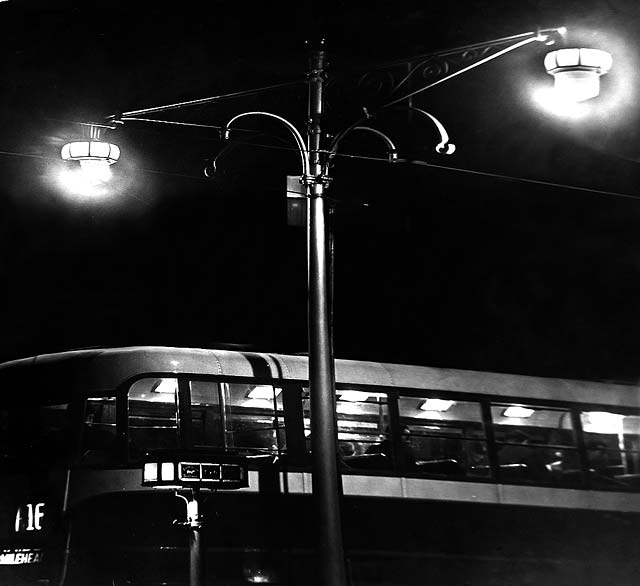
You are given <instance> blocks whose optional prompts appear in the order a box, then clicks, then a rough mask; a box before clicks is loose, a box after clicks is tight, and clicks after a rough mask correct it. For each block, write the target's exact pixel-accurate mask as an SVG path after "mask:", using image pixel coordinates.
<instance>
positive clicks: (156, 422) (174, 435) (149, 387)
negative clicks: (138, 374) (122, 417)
mask: <svg viewBox="0 0 640 586" xmlns="http://www.w3.org/2000/svg"><path fill="white" fill-rule="evenodd" d="M128 407H129V420H128V434H129V456H130V458H131V459H132V460H134V461H135V460H138V459H140V458H141V457H142V456H143V455H144V453H145V452H147V451H149V450H157V449H175V448H177V447H178V445H179V443H178V441H179V439H178V431H179V421H180V420H179V415H178V381H177V379H175V378H158V377H149V378H143V379H140V380H138V381H136V382H134V383H133V384H132V385H131V388H130V389H129V405H128Z"/></svg>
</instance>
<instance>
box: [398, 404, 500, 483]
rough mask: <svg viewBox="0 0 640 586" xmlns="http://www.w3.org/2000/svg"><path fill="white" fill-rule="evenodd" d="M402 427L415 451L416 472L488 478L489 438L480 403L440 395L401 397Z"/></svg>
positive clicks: (414, 468)
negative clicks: (440, 396) (455, 399)
mask: <svg viewBox="0 0 640 586" xmlns="http://www.w3.org/2000/svg"><path fill="white" fill-rule="evenodd" d="M398 408H399V412H400V424H401V429H402V431H403V432H404V435H405V436H406V437H405V439H404V442H405V444H407V445H408V446H409V447H410V449H411V451H412V454H413V459H414V465H413V472H414V473H417V474H425V475H435V476H444V477H457V478H460V477H462V478H466V477H470V478H488V477H490V476H491V468H490V467H489V461H488V459H487V440H486V434H485V430H484V425H483V423H482V409H481V406H480V403H476V402H472V401H454V400H450V399H443V398H436V397H400V399H399V401H398Z"/></svg>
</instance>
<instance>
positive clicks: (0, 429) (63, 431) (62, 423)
mask: <svg viewBox="0 0 640 586" xmlns="http://www.w3.org/2000/svg"><path fill="white" fill-rule="evenodd" d="M72 451H73V443H72V434H71V429H70V420H69V404H68V403H60V404H55V405H40V406H39V407H38V406H32V405H29V406H28V407H23V406H19V407H18V406H15V407H11V408H5V409H2V410H0V456H1V457H2V461H3V462H4V463H7V464H8V463H11V464H16V463H19V462H21V461H24V462H26V463H29V464H30V465H31V464H33V463H35V462H38V461H42V462H67V461H68V459H69V458H70V456H71V454H72Z"/></svg>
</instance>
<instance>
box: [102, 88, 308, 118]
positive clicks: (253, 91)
mask: <svg viewBox="0 0 640 586" xmlns="http://www.w3.org/2000/svg"><path fill="white" fill-rule="evenodd" d="M303 83H305V82H304V81H290V82H287V83H279V84H275V85H269V86H265V87H261V88H255V89H250V90H243V91H239V92H233V93H230V94H220V95H218V96H210V97H208V98H200V99H197V100H188V101H186V102H176V103H174V104H166V105H164V106H154V107H152V108H142V109H140V110H130V111H128V112H122V113H121V114H120V116H122V117H125V116H140V115H141V114H152V113H154V112H166V111H168V110H177V109H180V108H188V107H191V106H202V105H204V104H210V103H212V102H218V101H220V100H227V99H232V98H240V97H244V96H253V95H255V94H259V93H262V92H267V91H271V90H275V89H280V88H285V87H293V86H296V85H301V84H303ZM118 118H119V115H117V114H113V115H111V116H107V119H109V120H118Z"/></svg>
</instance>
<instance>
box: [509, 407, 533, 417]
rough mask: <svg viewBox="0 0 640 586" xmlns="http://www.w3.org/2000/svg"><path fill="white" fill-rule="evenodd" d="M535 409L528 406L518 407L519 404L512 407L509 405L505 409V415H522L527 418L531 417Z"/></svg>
mask: <svg viewBox="0 0 640 586" xmlns="http://www.w3.org/2000/svg"><path fill="white" fill-rule="evenodd" d="M534 413H535V411H534V410H533V409H529V408H528V407H518V406H517V405H512V406H511V407H507V408H506V409H505V410H504V413H503V415H504V416H505V417H521V418H527V417H531V416H532V415H533V414H534Z"/></svg>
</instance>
